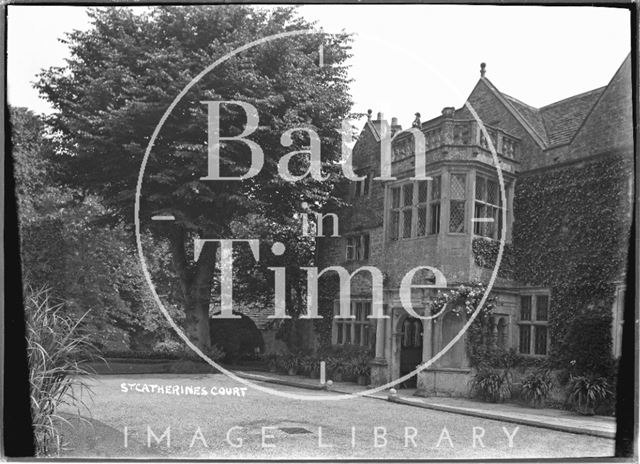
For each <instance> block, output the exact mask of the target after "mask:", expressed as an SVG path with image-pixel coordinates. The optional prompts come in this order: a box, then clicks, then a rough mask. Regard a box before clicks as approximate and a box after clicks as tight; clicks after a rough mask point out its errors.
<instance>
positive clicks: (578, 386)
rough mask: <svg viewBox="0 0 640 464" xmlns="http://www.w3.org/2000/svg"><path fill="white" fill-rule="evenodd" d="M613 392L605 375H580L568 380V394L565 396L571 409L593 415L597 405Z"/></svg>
mask: <svg viewBox="0 0 640 464" xmlns="http://www.w3.org/2000/svg"><path fill="white" fill-rule="evenodd" d="M612 394H613V393H612V392H611V390H610V388H609V382H608V381H607V379H606V378H605V377H596V376H593V375H581V376H577V377H573V376H572V377H571V379H570V380H569V396H568V398H567V400H568V402H569V404H570V405H571V406H572V407H573V409H574V410H575V411H576V412H578V413H580V414H584V415H593V414H595V410H596V408H597V407H598V406H600V405H601V404H602V403H603V402H604V401H605V400H607V399H608V398H609V397H610V396H611V395H612Z"/></svg>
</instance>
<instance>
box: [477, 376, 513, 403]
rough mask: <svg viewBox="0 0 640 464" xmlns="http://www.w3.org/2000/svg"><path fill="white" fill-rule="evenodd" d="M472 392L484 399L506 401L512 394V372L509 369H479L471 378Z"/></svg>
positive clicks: (494, 401) (495, 401) (493, 401)
mask: <svg viewBox="0 0 640 464" xmlns="http://www.w3.org/2000/svg"><path fill="white" fill-rule="evenodd" d="M471 392H472V394H473V395H474V396H477V397H479V398H480V399H482V400H483V401H490V402H492V403H497V402H501V401H504V400H505V399H508V398H509V397H510V396H511V377H510V374H509V372H508V371H505V372H503V373H500V372H498V371H493V370H489V369H482V370H479V371H478V372H477V373H476V374H475V375H474V376H473V378H472V379H471Z"/></svg>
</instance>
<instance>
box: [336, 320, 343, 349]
mask: <svg viewBox="0 0 640 464" xmlns="http://www.w3.org/2000/svg"><path fill="white" fill-rule="evenodd" d="M336 327H337V329H338V340H337V343H339V344H342V340H343V338H342V323H341V322H338V323H337V324H336Z"/></svg>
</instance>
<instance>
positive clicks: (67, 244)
mask: <svg viewBox="0 0 640 464" xmlns="http://www.w3.org/2000/svg"><path fill="white" fill-rule="evenodd" d="M9 122H10V125H11V132H10V141H11V147H12V150H11V152H12V158H13V160H14V166H15V179H16V190H17V200H18V218H19V225H20V235H21V247H20V248H21V250H20V251H21V258H22V265H23V281H24V282H25V284H26V286H28V287H32V288H33V289H39V288H42V287H46V288H48V289H49V291H50V294H51V296H53V297H54V298H60V299H62V300H64V301H65V302H66V304H65V310H66V311H69V312H72V313H76V315H81V314H84V313H85V312H87V311H89V314H88V316H87V317H86V319H85V321H87V322H88V323H90V324H92V325H93V327H94V328H95V329H96V330H95V333H94V338H93V341H94V342H95V343H96V344H98V345H99V346H100V345H105V346H106V343H107V342H108V341H110V340H111V341H114V340H116V339H118V338H120V339H122V338H124V339H125V341H126V339H127V338H130V341H131V343H132V345H133V347H134V348H135V347H136V344H138V345H139V341H140V340H149V343H152V342H158V341H164V340H166V339H168V338H169V333H168V328H169V326H168V324H167V323H166V321H165V320H164V318H163V317H162V316H161V315H160V314H159V312H158V311H157V309H156V308H155V304H154V302H153V300H152V298H151V294H150V292H149V291H148V289H147V288H146V286H145V284H144V281H143V277H142V273H141V272H140V269H139V267H138V266H137V258H136V256H135V247H134V243H133V240H132V239H131V236H130V234H128V233H127V232H126V230H125V229H124V227H123V225H122V224H103V223H102V221H101V216H102V214H103V213H104V211H105V208H104V207H103V206H102V205H101V203H100V201H99V199H98V198H96V197H95V196H92V195H81V194H80V192H78V191H77V190H74V189H71V188H68V187H64V186H61V185H57V184H56V183H55V177H56V176H54V175H52V173H54V172H55V170H56V165H55V156H53V152H54V150H55V144H54V143H53V142H52V140H51V139H50V137H48V136H47V128H46V124H44V122H43V120H42V118H41V117H40V116H38V115H36V114H34V113H33V112H31V111H29V110H27V109H26V108H9ZM49 135H50V134H49ZM145 239H146V240H149V239H151V237H145ZM156 245H157V244H156ZM166 258H167V256H166V255H164V256H163V255H158V256H154V257H153V259H152V260H150V263H149V268H150V270H151V272H152V274H153V275H154V279H157V280H158V281H159V282H160V287H161V288H162V289H163V299H164V300H165V302H166V304H167V306H168V307H169V308H170V310H172V313H173V314H175V302H176V298H175V293H176V288H175V287H176V285H173V286H172V285H171V283H172V281H171V280H172V279H171V278H172V274H171V272H170V270H169V269H168V268H167V261H168V260H167V259H166ZM125 334H126V335H129V336H130V337H127V336H126V335H125Z"/></svg>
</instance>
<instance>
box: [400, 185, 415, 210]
mask: <svg viewBox="0 0 640 464" xmlns="http://www.w3.org/2000/svg"><path fill="white" fill-rule="evenodd" d="M402 205H403V206H411V205H413V184H405V185H403V186H402Z"/></svg>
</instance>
